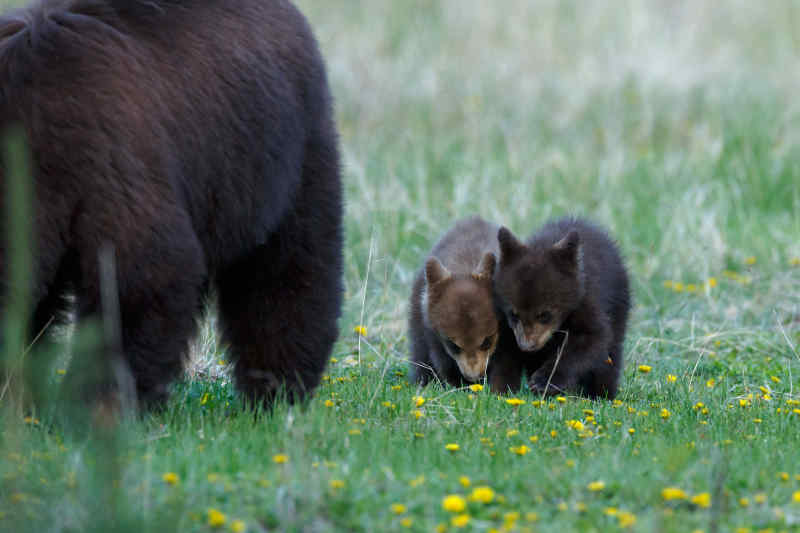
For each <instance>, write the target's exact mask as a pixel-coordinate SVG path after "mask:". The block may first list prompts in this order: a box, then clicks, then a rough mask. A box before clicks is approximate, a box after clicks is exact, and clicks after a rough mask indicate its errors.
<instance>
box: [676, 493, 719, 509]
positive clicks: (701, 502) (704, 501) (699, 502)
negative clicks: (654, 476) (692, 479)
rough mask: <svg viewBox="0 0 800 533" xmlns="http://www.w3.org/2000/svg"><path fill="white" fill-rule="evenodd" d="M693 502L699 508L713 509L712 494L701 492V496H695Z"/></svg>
mask: <svg viewBox="0 0 800 533" xmlns="http://www.w3.org/2000/svg"><path fill="white" fill-rule="evenodd" d="M665 499H666V498H665ZM691 502H692V503H693V504H695V505H696V506H698V507H702V508H703V509H706V508H708V507H711V494H709V493H707V492H701V493H700V494H695V495H694V496H692V499H691Z"/></svg>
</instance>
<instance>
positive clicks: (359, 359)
mask: <svg viewBox="0 0 800 533" xmlns="http://www.w3.org/2000/svg"><path fill="white" fill-rule="evenodd" d="M299 3H300V5H301V7H302V8H303V10H304V11H305V12H306V13H307V15H308V16H309V18H310V20H311V22H312V24H313V26H314V27H315V30H316V33H317V35H318V37H319V40H320V43H321V47H322V49H323V51H324V54H325V56H326V59H327V62H328V66H329V74H330V79H331V82H332V86H333V88H334V92H335V96H336V101H337V115H338V120H339V128H340V132H341V140H342V149H343V154H344V163H345V167H344V177H345V182H346V194H347V245H346V250H345V254H346V259H347V262H346V274H345V275H346V288H347V289H346V290H347V295H346V303H345V309H344V315H343V318H342V320H341V331H342V334H341V338H340V341H339V342H338V344H337V346H336V349H335V351H334V358H333V359H332V360H331V364H330V366H329V369H328V373H327V375H326V377H325V379H324V382H323V384H322V386H320V388H319V389H318V390H317V394H316V396H315V398H314V399H313V400H312V401H310V402H309V403H308V405H306V406H304V407H302V408H298V407H292V408H290V407H287V406H286V405H285V404H280V405H278V407H277V408H276V410H275V412H274V414H272V415H271V416H263V417H261V418H260V419H259V420H258V421H254V418H253V416H252V414H249V413H247V412H243V411H242V410H241V408H240V407H239V404H238V401H237V398H236V396H235V394H234V391H233V390H232V388H231V386H230V385H229V383H228V381H227V379H226V371H225V370H226V365H225V349H224V346H218V345H217V343H216V338H215V334H214V330H213V316H212V317H211V318H210V319H209V321H208V323H207V324H206V326H205V327H204V329H203V335H202V336H201V338H200V339H199V342H198V343H197V345H196V346H195V348H194V350H193V351H194V354H193V361H192V364H191V366H190V369H189V372H188V373H187V377H186V380H185V382H183V383H182V384H180V385H179V386H177V387H176V390H175V394H174V395H173V397H172V400H171V402H170V404H169V408H168V410H167V412H166V413H164V414H160V415H157V416H153V417H147V418H145V419H144V420H141V421H133V422H130V423H128V424H124V425H123V426H122V427H120V428H119V429H118V431H116V432H112V433H110V434H107V435H105V436H99V437H97V438H95V439H91V440H88V441H86V440H81V439H76V438H73V437H70V436H65V435H62V433H61V432H60V431H59V430H57V429H56V430H48V429H46V428H45V426H46V425H47V424H45V422H43V421H39V420H38V419H35V418H28V419H24V420H21V419H16V418H14V417H12V416H9V415H8V414H6V415H5V416H4V419H3V433H2V442H1V443H0V457H1V459H0V530H2V531H88V530H92V529H96V530H108V529H110V528H111V527H112V525H113V527H115V528H117V529H119V530H130V531H167V530H173V529H175V530H181V531H210V530H228V531H237V532H238V531H253V532H255V531H333V530H338V531H406V530H407V531H432V530H438V531H461V530H464V531H491V530H497V531H503V530H505V531H511V530H515V531H607V530H615V529H618V528H619V529H626V530H630V531H652V530H658V531H665V532H671V531H692V530H695V529H697V530H700V531H705V532H712V531H753V532H755V531H761V530H764V531H781V530H787V531H789V530H798V529H800V390H798V389H800V103H798V99H797V97H796V94H797V87H798V86H799V85H800V63H798V62H797V57H798V54H799V53H800V8H798V6H797V4H796V3H793V2H790V1H787V2H778V1H776V2H769V3H766V2H764V3H756V2H748V1H745V0H741V1H731V2H724V3H720V2H682V3H673V2H656V1H653V2H615V3H612V4H610V5H609V4H607V3H600V2H596V3H591V4H590V3H587V2H578V1H568V2H556V1H543V2H527V1H524V0H506V1H504V2H501V3H492V2H485V1H480V0H458V1H456V0H443V1H439V2H430V1H423V0H406V1H404V2H392V1H388V0H387V1H383V0H381V1H375V0H373V1H361V2H359V1H350V0H347V1H344V0H343V1H339V2H335V3H334V4H332V3H330V2H324V1H320V0H301V1H300V2H299ZM470 213H478V214H481V215H482V216H484V217H486V218H488V219H492V220H495V221H498V222H501V223H503V224H506V225H508V226H509V227H511V228H512V229H513V230H515V231H516V232H517V233H520V234H526V233H528V232H530V231H532V230H533V229H534V228H536V227H537V226H538V225H539V224H540V223H542V222H543V221H544V220H546V219H547V218H549V217H552V216H556V215H561V214H567V213H576V214H582V215H586V216H589V217H591V218H593V219H595V220H597V221H598V222H601V223H603V224H605V225H607V226H608V227H609V228H610V229H611V231H612V233H613V234H614V235H615V237H616V238H617V239H618V241H619V243H620V245H621V248H622V250H623V252H624V254H625V257H626V259H627V262H628V265H629V267H630V272H631V278H632V286H633V290H634V296H635V302H636V306H635V309H634V310H633V313H632V319H631V322H630V329H629V334H628V337H627V343H626V358H627V367H626V369H625V372H624V378H623V380H622V387H621V394H620V396H619V401H617V402H613V403H612V402H588V401H584V400H580V399H577V398H565V399H562V400H556V399H553V400H551V401H547V402H540V401H539V398H536V397H534V396H532V395H530V394H528V393H522V394H520V395H518V396H517V397H516V400H517V401H516V402H514V401H509V400H512V399H511V398H508V397H498V396H495V395H492V394H490V393H489V392H488V390H482V391H472V390H453V389H442V388H440V387H438V386H430V387H427V388H425V389H417V388H415V387H413V386H411V385H409V383H408V381H407V373H408V369H407V365H406V358H407V355H408V347H407V339H406V333H405V310H406V300H407V297H408V294H409V291H410V285H411V280H412V277H413V275H414V272H415V269H416V268H418V266H419V264H420V263H421V261H422V258H423V256H424V254H425V253H426V251H427V250H428V249H429V247H430V246H431V245H432V243H433V242H434V241H435V240H436V239H437V238H438V236H439V234H440V233H441V232H442V231H443V230H445V229H446V228H447V227H448V225H449V224H451V223H452V222H453V221H454V220H455V219H456V218H458V217H461V216H463V215H466V214H470ZM356 326H363V327H364V329H361V330H360V331H361V333H357V332H355V331H354V328H355V327H356ZM52 373H53V380H54V381H59V380H60V379H61V374H60V372H59V367H56V368H54V369H53V370H52ZM452 445H455V446H452ZM452 448H457V449H452Z"/></svg>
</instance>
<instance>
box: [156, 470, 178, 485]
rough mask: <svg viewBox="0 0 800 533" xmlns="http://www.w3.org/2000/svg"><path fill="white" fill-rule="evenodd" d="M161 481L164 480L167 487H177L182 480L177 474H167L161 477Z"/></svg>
mask: <svg viewBox="0 0 800 533" xmlns="http://www.w3.org/2000/svg"><path fill="white" fill-rule="evenodd" d="M161 479H162V480H164V483H166V484H167V485H177V484H178V483H179V482H180V480H181V478H179V477H178V474H176V473H175V472H167V473H166V474H164V475H163V476H161Z"/></svg>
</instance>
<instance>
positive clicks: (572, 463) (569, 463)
mask: <svg viewBox="0 0 800 533" xmlns="http://www.w3.org/2000/svg"><path fill="white" fill-rule="evenodd" d="M564 464H565V465H567V468H574V467H575V460H574V459H567V460H566V462H565V463H564Z"/></svg>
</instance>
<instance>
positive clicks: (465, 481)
mask: <svg viewBox="0 0 800 533" xmlns="http://www.w3.org/2000/svg"><path fill="white" fill-rule="evenodd" d="M458 482H459V483H461V486H462V487H464V488H467V487H469V486H470V485H471V484H472V481H470V479H469V478H468V477H467V476H461V477H459V478H458Z"/></svg>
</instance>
